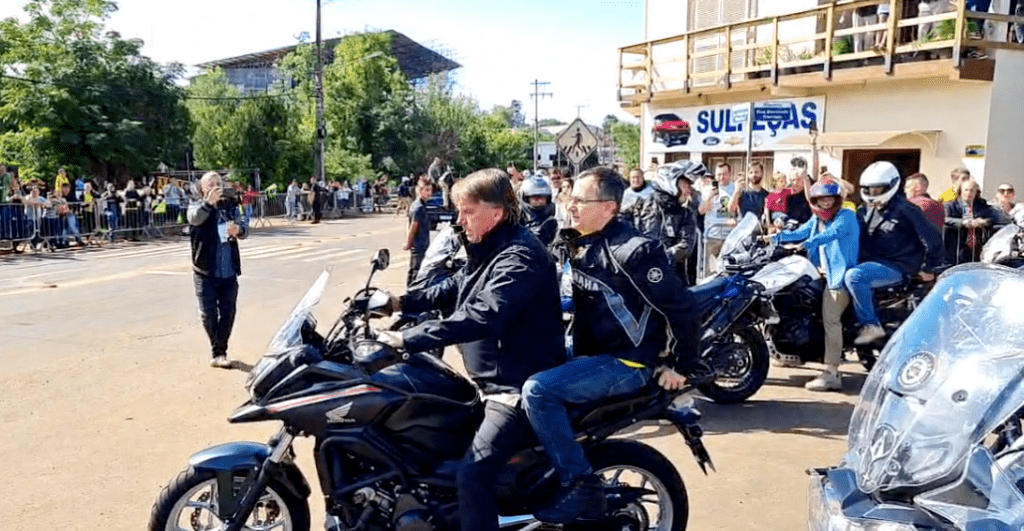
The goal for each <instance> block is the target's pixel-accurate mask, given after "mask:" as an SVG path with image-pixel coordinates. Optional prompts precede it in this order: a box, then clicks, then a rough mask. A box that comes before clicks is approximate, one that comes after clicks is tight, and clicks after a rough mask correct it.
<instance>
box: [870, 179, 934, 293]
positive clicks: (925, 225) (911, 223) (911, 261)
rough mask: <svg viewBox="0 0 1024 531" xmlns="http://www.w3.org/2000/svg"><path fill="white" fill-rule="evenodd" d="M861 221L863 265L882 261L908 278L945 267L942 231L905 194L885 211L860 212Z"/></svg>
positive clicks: (899, 196)
mask: <svg viewBox="0 0 1024 531" xmlns="http://www.w3.org/2000/svg"><path fill="white" fill-rule="evenodd" d="M857 220H858V221H859V222H860V262H861V263H864V262H878V263H880V264H883V265H885V266H887V267H890V268H892V269H895V270H897V271H900V272H902V273H903V274H904V275H906V277H907V278H910V277H913V276H914V275H917V274H918V273H919V272H921V271H925V272H927V273H934V272H935V271H936V270H938V269H939V268H941V267H942V265H943V262H944V260H943V259H944V256H943V255H944V253H943V250H944V249H943V246H942V236H941V235H940V234H939V229H938V228H937V227H935V225H932V223H931V222H930V221H928V218H926V217H924V212H923V211H922V210H921V209H920V208H919V207H918V206H917V205H915V204H913V203H911V202H910V201H908V200H907V199H906V198H905V197H903V196H902V195H899V194H897V195H895V196H893V198H892V199H890V200H889V202H888V203H886V204H885V205H884V206H883V207H882V208H879V209H868V208H866V207H865V206H864V205H861V206H860V208H858V209H857Z"/></svg>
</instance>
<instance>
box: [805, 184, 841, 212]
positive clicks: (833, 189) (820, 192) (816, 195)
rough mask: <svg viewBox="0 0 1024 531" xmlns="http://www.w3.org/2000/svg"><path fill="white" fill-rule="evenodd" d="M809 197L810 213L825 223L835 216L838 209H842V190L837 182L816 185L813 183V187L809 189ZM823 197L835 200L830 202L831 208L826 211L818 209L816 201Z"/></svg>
mask: <svg viewBox="0 0 1024 531" xmlns="http://www.w3.org/2000/svg"><path fill="white" fill-rule="evenodd" d="M809 195H810V198H811V201H810V202H811V211H812V212H814V214H815V215H816V216H818V217H819V218H821V219H823V220H825V221H832V218H834V217H835V216H836V213H838V212H839V209H840V208H843V188H842V186H840V185H839V183H837V182H832V181H828V182H821V181H819V182H817V183H814V186H812V187H811V190H810V194H809ZM823 197H831V198H834V199H835V201H833V202H832V206H831V207H829V208H827V209H826V208H819V207H818V199H821V198H823Z"/></svg>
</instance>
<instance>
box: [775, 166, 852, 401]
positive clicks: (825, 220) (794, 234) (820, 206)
mask: <svg viewBox="0 0 1024 531" xmlns="http://www.w3.org/2000/svg"><path fill="white" fill-rule="evenodd" d="M808 196H809V197H810V204H811V210H812V211H813V212H814V217H813V218H811V219H810V220H809V221H807V223H804V224H803V225H802V226H800V228H798V229H795V230H787V231H783V232H781V233H779V234H776V235H774V236H768V237H767V238H770V239H771V240H772V241H773V242H775V243H787V242H801V243H799V244H798V245H797V246H796V247H797V248H799V249H805V250H806V251H807V258H808V259H810V261H811V263H813V264H814V265H815V266H816V267H818V268H819V269H820V270H822V272H823V275H824V276H825V281H826V284H827V287H828V289H827V290H825V293H824V294H823V295H824V296H823V297H822V301H821V316H822V324H823V325H824V329H825V366H826V368H825V371H824V372H822V373H821V375H819V376H818V377H817V378H815V379H813V380H811V381H809V382H807V384H805V385H804V387H806V388H807V389H809V390H811V391H838V390H840V389H842V387H843V383H842V380H841V379H840V376H839V364H840V362H842V360H843V323H842V317H843V312H844V311H845V310H846V306H847V305H848V304H849V303H850V296H849V294H848V293H847V291H846V285H845V284H844V283H843V280H844V278H845V276H846V272H847V271H848V270H849V269H850V268H851V267H853V266H855V265H856V264H857V254H858V251H859V249H858V246H859V243H860V225H859V224H858V223H857V214H855V213H854V212H853V211H851V210H849V209H846V208H843V205H842V203H843V190H842V187H841V185H840V184H839V183H836V182H818V183H815V184H814V186H812V187H811V189H810V193H809V194H808Z"/></svg>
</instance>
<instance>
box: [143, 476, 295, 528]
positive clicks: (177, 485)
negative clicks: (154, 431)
mask: <svg viewBox="0 0 1024 531" xmlns="http://www.w3.org/2000/svg"><path fill="white" fill-rule="evenodd" d="M217 494H218V493H217V475H216V473H215V472H213V471H211V470H196V469H194V468H192V467H189V468H186V469H185V470H183V471H182V472H181V473H180V474H178V477H176V478H174V480H172V481H171V483H170V484H169V485H167V486H166V487H164V490H163V491H162V492H160V496H159V497H157V500H156V503H154V504H153V512H152V513H151V514H150V517H149V527H148V529H149V531H207V530H214V529H220V528H221V525H222V523H221V520H220V519H219V518H218V517H217ZM282 524H283V525H282ZM242 529H244V530H245V531H264V530H270V529H274V530H279V531H309V503H308V502H307V501H306V500H305V499H302V498H298V497H295V496H292V495H291V494H290V493H289V492H288V490H287V489H285V488H283V487H282V486H280V485H278V484H276V483H275V482H274V481H271V482H270V484H269V485H268V486H267V489H266V491H264V493H263V496H262V497H261V498H260V500H259V502H258V503H257V505H256V508H255V509H253V512H252V514H251V515H250V516H249V520H248V521H247V522H246V525H245V527H243V528H242Z"/></svg>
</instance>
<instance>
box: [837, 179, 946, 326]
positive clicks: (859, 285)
mask: <svg viewBox="0 0 1024 531" xmlns="http://www.w3.org/2000/svg"><path fill="white" fill-rule="evenodd" d="M899 186H900V172H899V170H897V169H896V166H894V165H893V164H892V163H891V162H885V161H880V162H875V163H873V164H871V165H870V166H868V167H867V169H865V170H864V172H863V173H861V176H860V194H861V198H862V199H863V200H864V204H863V205H861V206H860V208H859V209H858V210H857V217H858V220H859V222H860V226H861V236H860V260H861V263H860V264H859V265H857V266H856V267H853V268H851V269H849V270H848V271H847V272H846V280H845V283H846V289H847V290H848V291H849V292H850V298H851V300H852V302H853V309H854V311H855V312H856V314H857V322H858V323H859V324H860V325H861V327H862V328H861V331H860V334H859V335H858V336H857V338H856V339H855V340H854V344H856V345H868V344H871V343H873V342H875V341H877V340H879V339H882V338H884V337H885V330H884V329H883V328H882V326H881V323H880V322H879V320H878V316H877V314H876V313H875V302H874V296H873V294H872V290H875V289H878V288H886V287H890V286H899V285H902V284H904V283H906V282H907V281H908V280H909V279H910V278H911V277H913V276H915V275H919V277H920V278H921V280H924V281H925V282H928V281H931V280H933V279H934V278H935V274H934V273H935V271H936V270H937V269H938V268H939V267H941V266H942V262H943V247H942V236H941V235H940V234H939V231H938V229H937V228H935V225H932V224H931V223H930V222H929V221H928V219H927V218H925V216H924V212H922V211H921V209H920V208H918V207H917V206H916V205H914V204H913V203H911V202H910V201H908V200H907V199H906V198H904V197H903V196H901V195H898V194H897V191H898V190H899ZM922 264H923V268H922ZM919 272H920V274H919Z"/></svg>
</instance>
